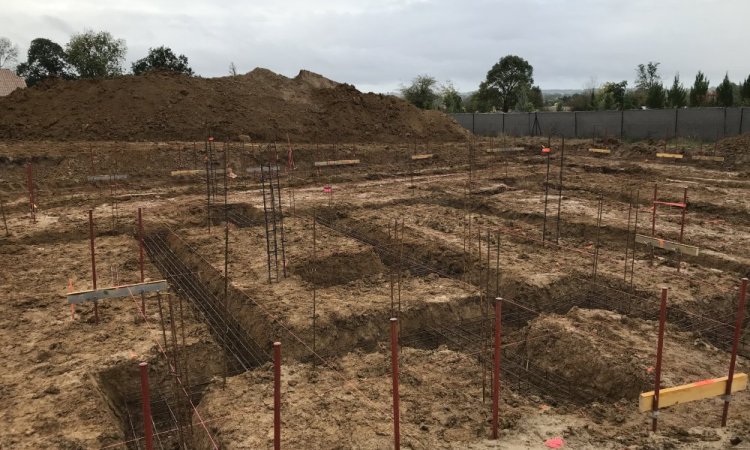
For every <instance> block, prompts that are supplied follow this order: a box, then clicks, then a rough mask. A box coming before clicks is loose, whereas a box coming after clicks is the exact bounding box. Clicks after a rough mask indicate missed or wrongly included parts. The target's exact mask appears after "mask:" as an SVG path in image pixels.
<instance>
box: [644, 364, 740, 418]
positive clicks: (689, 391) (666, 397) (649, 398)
mask: <svg viewBox="0 0 750 450" xmlns="http://www.w3.org/2000/svg"><path fill="white" fill-rule="evenodd" d="M744 389H747V374H746V373H736V374H734V378H733V379H732V392H737V391H742V390H744ZM726 390H727V377H721V378H711V379H708V380H703V381H698V382H695V383H690V384H684V385H682V386H676V387H671V388H666V389H660V390H659V409H661V408H666V407H668V406H674V405H678V404H680V403H687V402H692V401H695V400H703V399H704V398H711V397H718V396H720V395H724V393H725V392H726ZM653 405H654V391H650V392H643V393H642V394H641V397H640V399H639V402H638V410H639V411H640V412H647V411H651V410H652V408H653Z"/></svg>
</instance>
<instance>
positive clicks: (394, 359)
mask: <svg viewBox="0 0 750 450" xmlns="http://www.w3.org/2000/svg"><path fill="white" fill-rule="evenodd" d="M391 374H392V376H393V447H394V448H395V449H396V450H398V449H400V448H401V431H400V427H399V425H400V423H399V422H400V416H399V410H400V408H399V396H398V319H396V318H395V317H392V318H391Z"/></svg>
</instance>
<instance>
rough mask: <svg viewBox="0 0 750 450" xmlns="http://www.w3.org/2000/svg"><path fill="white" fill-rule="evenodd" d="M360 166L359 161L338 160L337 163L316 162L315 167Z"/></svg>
mask: <svg viewBox="0 0 750 450" xmlns="http://www.w3.org/2000/svg"><path fill="white" fill-rule="evenodd" d="M356 164H359V160H358V159H337V160H335V161H315V167H327V166H353V165H356Z"/></svg>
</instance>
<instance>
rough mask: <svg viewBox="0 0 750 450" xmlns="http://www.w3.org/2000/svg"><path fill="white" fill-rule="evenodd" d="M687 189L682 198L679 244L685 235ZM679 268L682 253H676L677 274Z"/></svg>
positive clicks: (679, 251)
mask: <svg viewBox="0 0 750 450" xmlns="http://www.w3.org/2000/svg"><path fill="white" fill-rule="evenodd" d="M687 191H688V188H685V193H684V195H683V197H682V213H681V215H680V244H682V238H683V236H684V234H685V214H686V213H687V201H688V195H687ZM680 266H682V251H681V250H678V251H677V272H679V271H680Z"/></svg>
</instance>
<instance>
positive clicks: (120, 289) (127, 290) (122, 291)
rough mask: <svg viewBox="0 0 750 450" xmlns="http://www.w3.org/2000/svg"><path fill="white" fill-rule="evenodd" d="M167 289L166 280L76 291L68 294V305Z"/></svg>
mask: <svg viewBox="0 0 750 450" xmlns="http://www.w3.org/2000/svg"><path fill="white" fill-rule="evenodd" d="M167 289H169V285H168V284H167V282H166V280H159V281H149V282H147V283H136V284H124V285H122V286H114V287H108V288H103V289H95V290H91V291H78V292H71V293H70V294H68V303H72V304H75V303H83V302H86V301H90V300H101V299H104V298H120V297H128V296H131V295H138V294H141V293H145V292H160V291H166V290H167Z"/></svg>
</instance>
